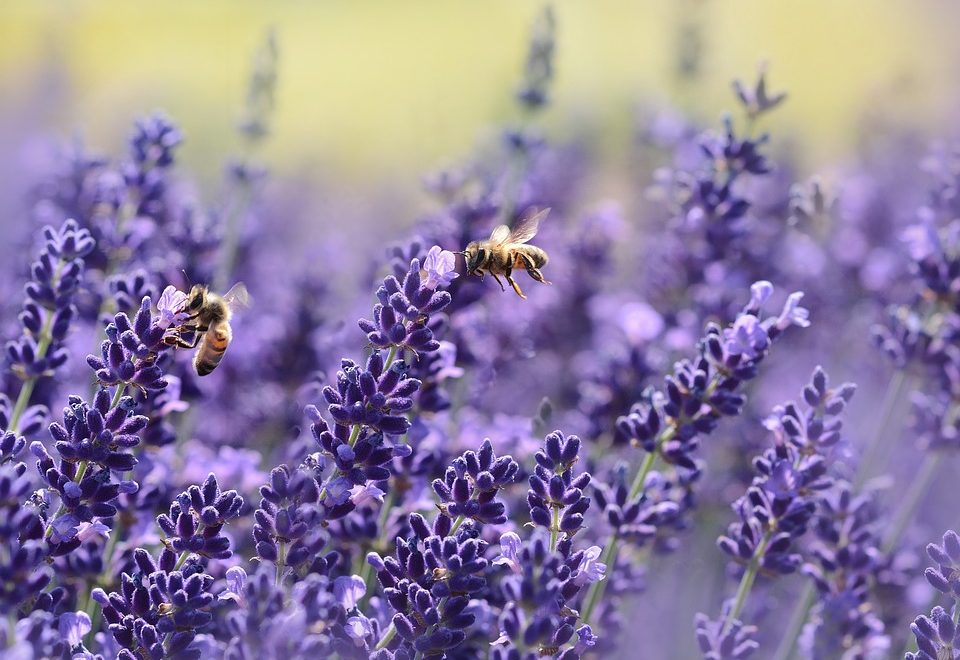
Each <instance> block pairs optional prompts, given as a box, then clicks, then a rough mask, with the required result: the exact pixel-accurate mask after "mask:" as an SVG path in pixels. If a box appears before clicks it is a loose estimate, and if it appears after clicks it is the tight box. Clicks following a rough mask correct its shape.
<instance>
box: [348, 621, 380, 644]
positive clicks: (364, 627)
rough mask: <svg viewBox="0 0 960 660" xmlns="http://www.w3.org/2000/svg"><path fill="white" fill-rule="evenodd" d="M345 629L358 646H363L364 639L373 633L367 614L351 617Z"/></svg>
mask: <svg viewBox="0 0 960 660" xmlns="http://www.w3.org/2000/svg"><path fill="white" fill-rule="evenodd" d="M343 629H344V631H345V632H346V633H347V636H348V637H350V638H351V639H352V640H353V643H354V644H356V645H357V646H363V644H364V640H365V639H366V638H367V637H369V636H370V635H372V634H373V628H372V627H371V626H370V620H369V619H368V618H367V617H365V616H352V617H350V618H349V619H347V623H346V625H345V626H344V627H343Z"/></svg>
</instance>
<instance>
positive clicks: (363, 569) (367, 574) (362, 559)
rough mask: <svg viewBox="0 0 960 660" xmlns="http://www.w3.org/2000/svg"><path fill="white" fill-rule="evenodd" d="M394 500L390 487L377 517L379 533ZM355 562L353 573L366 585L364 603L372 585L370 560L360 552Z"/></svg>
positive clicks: (381, 531) (384, 527)
mask: <svg viewBox="0 0 960 660" xmlns="http://www.w3.org/2000/svg"><path fill="white" fill-rule="evenodd" d="M395 500H396V495H395V492H394V489H392V488H391V489H390V492H389V493H387V497H386V499H385V500H384V501H383V505H382V506H381V507H380V516H379V518H378V519H377V529H378V530H380V533H381V534H382V533H383V531H384V530H385V529H386V527H387V520H388V519H389V518H390V511H391V509H393V504H394V501H395ZM357 562H358V565H357V567H356V570H354V573H356V574H357V575H359V576H360V577H361V578H363V583H364V584H365V585H366V587H367V590H366V592H365V593H364V595H363V599H362V600H361V603H362V604H366V603H367V602H368V600H369V596H370V592H371V589H370V587H371V586H372V585H373V577H374V573H373V566H371V565H370V562H368V561H367V560H366V555H364V554H362V553H361V554H359V555H358V556H357ZM361 609H362V607H361Z"/></svg>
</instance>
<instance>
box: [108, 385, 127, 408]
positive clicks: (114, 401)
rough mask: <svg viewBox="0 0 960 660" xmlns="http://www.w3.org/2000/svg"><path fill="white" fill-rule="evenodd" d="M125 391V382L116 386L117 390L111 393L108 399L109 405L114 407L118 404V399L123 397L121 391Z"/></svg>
mask: <svg viewBox="0 0 960 660" xmlns="http://www.w3.org/2000/svg"><path fill="white" fill-rule="evenodd" d="M126 391H127V386H126V384H124V385H119V386H117V391H116V392H114V393H113V399H112V400H111V401H110V407H111V408H116V407H117V406H119V405H120V399H122V398H123V393H124V392H126Z"/></svg>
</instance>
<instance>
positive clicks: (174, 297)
mask: <svg viewBox="0 0 960 660" xmlns="http://www.w3.org/2000/svg"><path fill="white" fill-rule="evenodd" d="M186 302H187V294H185V293H184V292H183V291H180V290H179V289H177V288H176V287H175V286H168V287H167V288H166V289H164V290H163V293H161V294H160V299H159V300H157V316H158V319H157V320H156V324H157V325H158V326H159V327H161V328H163V329H164V330H166V329H167V328H169V327H171V326H172V327H176V326H178V325H181V324H182V323H183V322H184V321H186V320H187V317H189V316H190V315H189V314H188V313H187V312H185V311H183V308H184V304H185V303H186Z"/></svg>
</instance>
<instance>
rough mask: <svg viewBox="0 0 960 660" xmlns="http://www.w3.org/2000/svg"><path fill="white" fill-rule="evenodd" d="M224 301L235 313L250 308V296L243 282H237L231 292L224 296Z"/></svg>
mask: <svg viewBox="0 0 960 660" xmlns="http://www.w3.org/2000/svg"><path fill="white" fill-rule="evenodd" d="M223 299H224V301H225V302H226V303H227V305H229V306H230V309H231V310H233V311H236V310H239V309H246V308H247V307H249V306H250V294H249V293H248V292H247V287H246V286H244V284H243V282H237V283H236V284H234V285H233V286H232V287H230V290H229V291H227V292H226V293H225V294H223Z"/></svg>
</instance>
